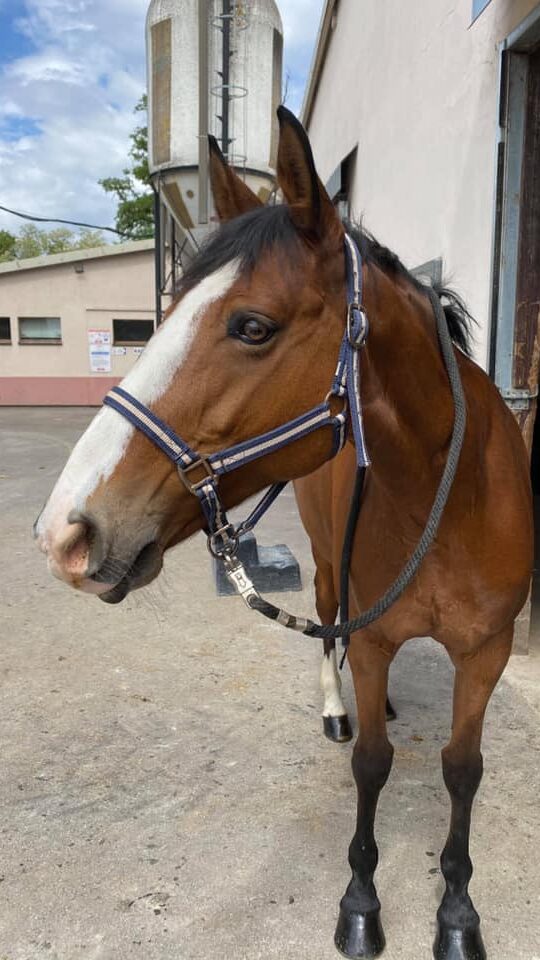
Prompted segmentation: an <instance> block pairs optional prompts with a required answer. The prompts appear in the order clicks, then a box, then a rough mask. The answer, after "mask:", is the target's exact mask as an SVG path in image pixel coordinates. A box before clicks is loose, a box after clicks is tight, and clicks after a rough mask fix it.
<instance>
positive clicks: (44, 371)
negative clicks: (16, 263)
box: [0, 244, 155, 405]
mask: <svg viewBox="0 0 540 960" xmlns="http://www.w3.org/2000/svg"><path fill="white" fill-rule="evenodd" d="M143 246H146V248H147V249H143V250H139V251H137V252H130V253H125V254H118V253H117V254H115V255H114V256H99V257H96V258H95V259H92V258H90V259H84V260H78V261H73V260H69V261H67V262H63V263H56V262H55V263H52V262H51V263H50V264H49V265H47V266H44V265H42V266H39V267H36V268H34V269H26V268H23V269H20V270H14V271H11V270H10V272H3V270H2V272H0V317H10V318H11V338H12V342H11V345H9V344H2V345H0V405H6V404H7V405H10V404H67V405H71V404H73V405H77V404H81V405H87V404H99V403H101V400H102V398H103V396H104V394H105V393H106V392H107V390H108V389H110V387H111V386H112V385H113V384H115V383H118V382H119V380H121V379H122V378H123V377H124V376H125V375H126V373H127V372H128V371H129V369H130V368H131V366H132V365H133V363H134V362H135V361H136V359H137V357H138V354H139V353H140V350H138V349H137V348H134V347H126V351H125V354H123V355H122V356H116V355H114V350H113V355H112V357H111V372H110V374H101V373H91V370H90V357H89V345H88V331H89V330H92V329H99V330H109V331H110V332H111V334H112V330H113V319H127V320H132V319H141V320H154V316H155V310H154V254H153V250H152V249H148V244H144V245H143ZM54 260H55V261H56V260H58V258H54ZM40 262H42V261H40ZM27 263H28V261H27ZM76 267H77V268H78V269H79V270H80V269H81V267H82V271H83V272H76V269H75V268H76ZM4 269H5V268H4ZM21 316H22V317H25V316H26V317H40V316H41V317H43V316H47V317H60V319H61V327H62V343H61V344H58V345H56V344H43V345H39V346H33V345H30V344H20V343H19V342H18V341H19V333H18V318H19V317H21Z"/></svg>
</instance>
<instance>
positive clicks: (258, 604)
mask: <svg viewBox="0 0 540 960" xmlns="http://www.w3.org/2000/svg"><path fill="white" fill-rule="evenodd" d="M428 295H429V298H430V300H431V304H432V307H433V312H434V314H435V320H436V325H437V335H438V339H439V345H440V348H441V353H442V356H443V360H444V365H445V367H446V372H447V374H448V380H449V383H450V390H451V393H452V398H453V401H454V426H453V430H452V438H451V441H450V448H449V451H448V457H447V460H446V464H445V467H444V471H443V475H442V477H441V481H440V484H439V488H438V490H437V494H436V496H435V500H434V503H433V506H432V508H431V512H430V514H429V517H428V520H427V523H426V526H425V529H424V532H423V533H422V536H421V537H420V540H419V541H418V543H417V545H416V548H415V550H414V551H413V553H412V555H411V557H410V558H409V560H408V561H407V563H406V564H405V566H404V567H403V570H402V571H401V573H400V574H399V576H398V577H397V579H396V580H395V581H394V583H393V584H392V585H391V586H390V587H389V588H388V590H387V591H386V593H385V594H383V596H382V597H380V599H379V600H377V601H376V603H374V604H373V606H371V607H370V608H369V609H368V610H366V611H365V612H364V613H362V614H360V616H358V617H354V619H352V620H346V621H343V622H341V623H337V624H334V625H331V626H325V625H323V624H318V623H314V622H313V621H312V620H308V619H306V618H302V617H295V616H293V615H292V614H290V613H287V612H286V611H285V610H281V609H280V608H279V607H276V606H275V605H274V604H273V603H270V602H269V601H268V600H265V599H264V598H263V597H261V595H260V594H259V593H258V591H257V590H256V589H255V587H254V586H253V584H252V582H251V580H250V579H249V577H248V576H247V574H246V571H245V569H244V567H243V566H242V564H241V563H240V561H239V560H237V559H236V558H235V557H234V556H226V555H225V556H222V558H221V559H222V561H223V564H224V567H225V572H226V574H227V577H228V579H229V580H230V582H231V583H232V584H233V586H234V587H235V589H236V590H237V591H238V593H239V594H240V595H241V596H242V597H243V599H244V600H245V602H246V603H247V605H248V607H250V609H252V610H256V611H257V612H258V613H261V614H262V615H263V616H265V617H267V618H268V619H270V620H276V621H277V622H278V623H280V624H281V625H282V626H284V627H287V628H288V629H290V630H297V631H299V632H301V633H303V634H305V635H306V636H308V637H319V638H321V639H322V640H336V639H337V638H338V637H343V639H344V645H345V646H346V645H347V643H348V640H349V637H350V634H351V633H355V631H357V630H362V629H363V628H364V627H367V626H369V624H371V623H373V622H374V621H375V620H378V619H379V618H380V617H382V616H383V614H385V613H386V612H387V610H389V609H390V607H391V606H392V605H393V604H394V603H395V602H396V600H398V599H399V597H400V596H401V594H402V593H403V592H404V590H405V589H406V588H407V587H408V586H409V584H410V583H411V581H412V580H413V578H414V577H415V575H416V573H417V571H418V569H419V567H420V565H421V563H422V561H423V559H424V557H425V556H426V554H427V552H428V550H429V549H430V547H431V545H432V544H433V541H434V540H435V537H436V535H437V530H438V529H439V524H440V522H441V518H442V515H443V513H444V508H445V506H446V503H447V501H448V497H449V495H450V490H451V489H452V484H453V482H454V478H455V476H456V471H457V467H458V463H459V457H460V454H461V448H462V446H463V438H464V436H465V427H466V423H467V407H466V401H465V395H464V393H463V386H462V383H461V377H460V374H459V367H458V364H457V360H456V357H455V353H454V345H453V343H452V340H451V337H450V334H449V331H448V325H447V322H446V316H445V313H444V309H443V306H442V304H441V301H440V299H439V297H438V296H437V294H436V293H435V291H434V290H432V289H430V290H428ZM356 490H357V485H355V493H356ZM359 503H360V497H359V496H358V497H355V496H353V499H352V502H351V508H350V513H349V520H351V517H352V518H353V519H354V527H356V519H357V518H358V511H359ZM355 514H356V517H355ZM347 527H349V523H348V524H347ZM353 536H354V530H353V531H352V533H351V541H350V544H351V549H352V541H353ZM349 559H350V558H349ZM347 569H348V567H347ZM348 579H349V578H348V577H347V604H346V606H347V607H348ZM342 586H343V573H342ZM342 596H344V593H342ZM347 612H348V611H347ZM341 613H343V612H342V611H341Z"/></svg>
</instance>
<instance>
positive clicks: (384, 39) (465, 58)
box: [303, 0, 540, 440]
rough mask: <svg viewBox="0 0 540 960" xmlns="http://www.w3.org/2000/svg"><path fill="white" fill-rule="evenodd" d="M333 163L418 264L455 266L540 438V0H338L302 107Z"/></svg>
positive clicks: (344, 194)
mask: <svg viewBox="0 0 540 960" xmlns="http://www.w3.org/2000/svg"><path fill="white" fill-rule="evenodd" d="M303 121H304V124H305V125H306V127H307V130H308V132H309V136H310V139H311V143H312V145H313V149H314V154H315V159H316V162H317V166H318V169H319V172H320V174H321V176H322V178H323V180H324V182H325V183H326V184H327V185H328V189H329V190H330V192H331V194H332V196H333V198H334V199H335V200H336V202H338V203H339V204H340V206H341V207H342V208H343V210H344V212H350V213H351V214H352V216H353V217H354V216H356V217H360V216H362V217H363V218H364V223H365V226H366V227H367V228H368V229H369V230H371V231H372V232H373V233H374V234H375V236H376V237H377V239H379V240H380V241H381V242H383V243H384V244H386V245H387V246H389V247H391V248H392V249H394V250H395V251H396V252H397V253H398V254H399V255H400V257H401V258H402V259H403V260H404V262H405V263H406V264H407V266H409V267H411V268H416V267H418V268H422V269H423V270H425V271H427V272H431V274H432V275H433V276H438V275H440V272H441V271H443V272H444V275H445V276H446V277H448V278H449V280H450V282H451V284H452V286H454V287H455V288H456V289H457V290H458V292H459V293H461V295H462V296H463V298H464V299H465V301H466V303H467V304H468V306H469V307H470V309H471V310H472V313H473V314H474V316H475V317H476V319H477V320H478V323H479V326H478V329H477V331H476V348H475V353H476V359H477V360H478V361H479V363H481V364H482V365H483V366H484V367H485V368H486V369H488V370H490V372H491V373H492V375H493V377H494V378H495V380H496V382H497V384H498V386H499V387H500V389H501V392H502V393H503V395H504V397H505V398H506V400H507V401H508V403H509V404H510V405H511V406H513V408H514V410H515V412H516V414H517V415H518V416H519V418H520V420H521V422H522V425H523V427H524V429H526V432H527V437H528V439H529V440H530V439H531V436H532V423H533V420H534V402H533V401H534V397H535V396H536V392H537V373H536V367H537V359H538V338H537V329H538V307H539V302H540V176H539V170H540V4H539V3H538V0H458V2H455V0H416V2H415V3H414V4H403V3H401V2H400V0H385V2H384V3H380V0H326V4H325V7H324V11H323V15H322V21H321V25H320V29H319V35H318V40H317V46H316V50H315V55H314V58H313V63H312V67H311V72H310V76H309V80H308V85H307V89H306V95H305V99H304V105H303Z"/></svg>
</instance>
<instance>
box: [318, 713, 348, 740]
mask: <svg viewBox="0 0 540 960" xmlns="http://www.w3.org/2000/svg"><path fill="white" fill-rule="evenodd" d="M323 727H324V735H325V737H328V739H329V740H333V741H334V743H347V741H348V740H352V730H351V725H350V723H349V718H348V716H347V714H346V713H344V714H343V715H342V716H341V717H323Z"/></svg>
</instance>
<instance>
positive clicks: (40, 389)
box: [0, 377, 120, 407]
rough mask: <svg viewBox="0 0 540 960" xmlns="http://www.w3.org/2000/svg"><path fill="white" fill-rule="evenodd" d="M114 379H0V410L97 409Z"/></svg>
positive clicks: (115, 383) (115, 381) (114, 383)
mask: <svg viewBox="0 0 540 960" xmlns="http://www.w3.org/2000/svg"><path fill="white" fill-rule="evenodd" d="M119 383H120V379H119V378H118V377H0V406H3V407H41V406H45V407H47V406H62V407H99V406H100V405H101V401H102V400H103V397H104V396H105V394H106V393H107V391H108V390H110V389H111V387H115V386H117V384H119Z"/></svg>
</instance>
